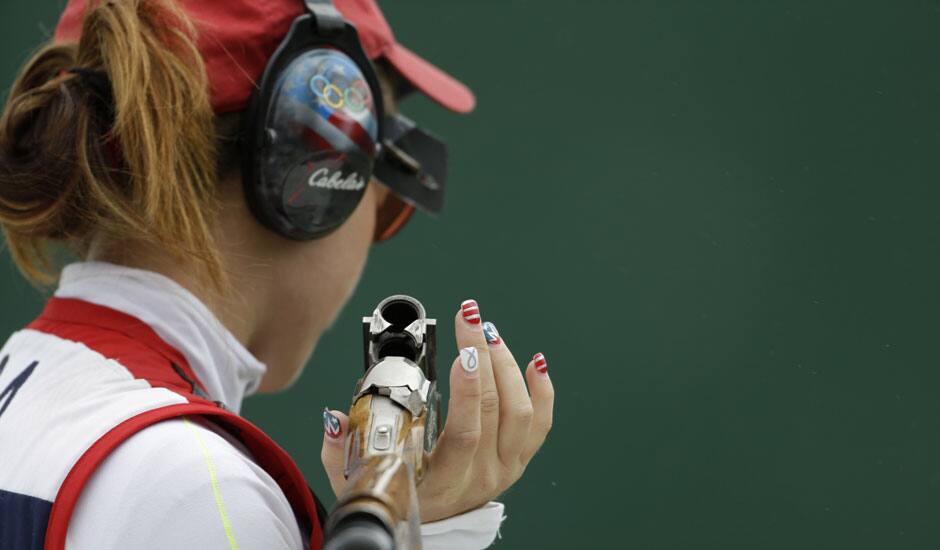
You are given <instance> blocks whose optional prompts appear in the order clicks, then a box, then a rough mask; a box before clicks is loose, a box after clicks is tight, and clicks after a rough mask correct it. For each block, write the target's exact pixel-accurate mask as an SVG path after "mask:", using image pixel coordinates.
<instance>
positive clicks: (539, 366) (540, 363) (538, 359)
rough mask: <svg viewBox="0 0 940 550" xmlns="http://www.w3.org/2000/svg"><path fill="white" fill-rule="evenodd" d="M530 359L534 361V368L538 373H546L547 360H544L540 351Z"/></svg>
mask: <svg viewBox="0 0 940 550" xmlns="http://www.w3.org/2000/svg"><path fill="white" fill-rule="evenodd" d="M532 360H533V361H535V370H536V371H538V373H539V374H548V361H546V360H545V356H544V355H542V354H541V353H536V354H535V355H534V356H533V357H532Z"/></svg>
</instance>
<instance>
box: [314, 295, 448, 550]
mask: <svg viewBox="0 0 940 550" xmlns="http://www.w3.org/2000/svg"><path fill="white" fill-rule="evenodd" d="M435 329H436V323H435V321H434V319H428V318H427V317H426V315H425V311H424V306H422V305H421V303H420V302H419V301H417V300H415V299H414V298H412V297H410V296H405V295H395V296H389V297H388V298H386V299H385V300H382V301H381V302H380V303H379V305H378V306H377V307H376V308H375V311H374V312H373V314H372V316H371V317H364V318H363V340H364V342H363V344H364V352H365V366H366V372H365V374H364V375H363V377H362V378H361V379H360V380H359V381H358V383H357V385H356V393H355V394H354V396H353V405H352V408H351V410H350V411H349V429H348V430H347V434H346V470H345V474H346V477H347V479H348V482H347V485H346V487H345V488H344V490H343V491H342V494H341V495H338V500H337V503H336V506H335V508H334V509H333V512H332V513H331V514H330V518H329V520H328V522H327V545H326V548H327V549H329V550H357V549H360V548H361V549H368V550H373V549H375V550H378V549H385V548H394V549H396V550H416V549H418V550H419V549H420V548H421V537H420V518H419V514H418V497H417V489H416V485H417V483H418V482H420V480H421V477H422V476H423V474H424V466H425V462H426V459H425V451H430V450H432V448H433V446H434V443H435V442H436V440H437V433H438V429H439V427H440V426H439V418H438V415H437V407H438V404H439V401H440V396H439V394H438V393H437V384H436V372H435V369H434V359H435V357H434V355H435V351H436V348H435ZM389 543H390V544H391V545H392V546H388V544H389Z"/></svg>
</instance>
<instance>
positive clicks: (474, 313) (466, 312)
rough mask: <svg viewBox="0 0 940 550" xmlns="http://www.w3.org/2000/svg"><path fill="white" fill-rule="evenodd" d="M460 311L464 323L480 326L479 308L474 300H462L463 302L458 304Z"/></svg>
mask: <svg viewBox="0 0 940 550" xmlns="http://www.w3.org/2000/svg"><path fill="white" fill-rule="evenodd" d="M460 310H461V311H462V312H463V320H464V321H466V322H468V323H470V324H471V325H479V324H480V306H478V305H477V301H476V300H464V302H463V303H462V304H460Z"/></svg>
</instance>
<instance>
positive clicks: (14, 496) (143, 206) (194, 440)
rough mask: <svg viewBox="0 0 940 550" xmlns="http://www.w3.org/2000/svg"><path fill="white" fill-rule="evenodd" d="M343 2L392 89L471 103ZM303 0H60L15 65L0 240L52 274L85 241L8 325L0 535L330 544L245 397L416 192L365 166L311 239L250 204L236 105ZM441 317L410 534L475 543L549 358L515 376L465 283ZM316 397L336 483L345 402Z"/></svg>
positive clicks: (129, 542)
mask: <svg viewBox="0 0 940 550" xmlns="http://www.w3.org/2000/svg"><path fill="white" fill-rule="evenodd" d="M255 4H262V5H261V6H260V8H259V7H256V6H255ZM336 7H337V8H338V9H339V10H340V12H341V13H342V14H343V15H344V16H345V17H346V18H347V19H349V20H351V21H352V22H353V23H355V24H356V25H357V26H358V27H359V30H360V34H359V36H360V38H361V41H362V45H363V47H364V49H365V51H366V53H367V54H368V55H369V57H370V58H372V59H375V60H376V62H377V64H378V65H379V67H380V68H382V67H384V70H383V71H384V73H385V76H384V77H383V90H382V95H383V96H384V97H385V103H389V104H392V103H393V102H394V99H395V94H394V90H393V88H395V87H396V86H391V85H390V84H392V83H393V82H396V81H399V82H398V83H399V84H404V85H410V86H413V87H415V88H418V89H420V90H422V91H424V92H425V93H428V95H430V96H431V97H432V98H434V99H436V100H438V101H439V102H440V103H442V104H444V105H445V106H447V107H450V108H452V109H453V110H456V111H463V112H466V111H469V110H470V109H472V107H473V98H472V95H470V94H469V92H468V91H467V90H466V89H465V88H463V87H462V86H461V85H459V83H456V82H455V81H453V80H452V79H450V77H448V76H447V75H445V74H444V73H441V72H440V71H438V70H437V69H434V68H433V67H431V66H430V65H428V64H427V63H426V62H424V61H422V60H420V58H417V57H416V56H414V54H411V53H410V52H408V51H407V50H404V48H402V47H401V46H399V45H398V44H397V43H396V42H395V41H394V37H393V36H392V34H391V31H390V29H388V26H387V24H386V23H385V21H384V18H383V17H382V15H381V12H380V11H379V10H378V7H377V6H376V5H375V4H374V3H373V2H371V1H370V0H347V1H343V2H338V3H337V6H336ZM303 12H304V5H303V3H302V2H299V1H294V0H278V1H276V2H267V3H256V2H250V1H248V0H244V1H230V2H225V3H218V5H216V3H212V2H199V1H196V0H191V1H182V2H179V3H178V4H177V3H176V2H174V1H171V0H110V1H105V2H90V3H89V5H88V6H87V9H86V6H85V1H84V0H75V1H72V2H70V3H69V4H68V6H67V7H66V10H65V12H64V14H63V17H62V19H61V21H60V23H59V27H58V28H57V32H56V39H55V41H54V43H53V44H50V45H48V46H46V47H44V48H43V49H42V50H41V51H40V52H39V53H37V54H36V55H35V56H34V57H33V58H32V59H31V60H30V61H29V62H28V63H27V64H26V66H25V67H24V68H23V70H22V71H21V74H20V75H19V77H18V78H17V80H16V83H15V84H14V86H13V88H12V91H11V93H10V97H9V100H8V103H7V106H6V108H5V110H4V114H3V120H2V124H0V223H2V225H3V229H4V232H5V234H6V237H7V243H8V246H9V249H10V251H11V253H12V255H13V257H14V260H15V261H16V263H17V265H18V267H19V268H20V269H21V270H22V272H23V273H24V274H25V275H26V276H27V277H28V278H29V279H31V280H33V281H36V282H49V281H51V280H53V279H54V278H55V274H56V269H55V258H56V257H59V256H57V254H58V251H59V250H67V251H70V252H71V253H72V254H73V255H75V256H76V257H77V258H79V259H80V260H81V261H79V262H76V263H73V264H71V265H69V266H67V267H66V268H65V269H64V270H63V271H62V274H61V277H60V279H59V285H58V289H57V290H56V293H55V297H54V298H53V299H51V300H50V301H49V303H48V304H47V307H46V309H45V310H44V312H43V314H42V315H41V316H40V317H39V318H38V319H37V320H36V321H34V322H33V323H31V324H30V325H29V326H28V327H26V328H25V329H24V330H22V331H19V332H17V333H15V334H14V335H12V336H11V337H10V339H9V340H8V341H7V343H6V345H5V346H4V348H3V349H2V350H0V518H2V525H3V529H2V530H0V547H2V548H39V547H40V546H43V545H45V546H47V547H50V548H52V547H55V548H59V547H62V546H64V545H65V544H66V543H67V544H68V546H69V547H70V548H149V547H153V548H157V547H159V548H190V547H204V548H226V547H228V548H237V547H238V548H304V547H308V546H309V547H312V548H317V547H319V546H320V545H321V544H322V537H323V532H322V526H321V521H322V519H323V511H322V509H319V510H318V508H321V507H320V506H319V502H318V501H317V500H315V499H314V498H313V497H312V496H311V495H310V493H309V491H308V490H307V488H306V485H305V483H304V481H303V479H302V476H300V474H299V470H298V469H297V467H296V465H295V464H294V463H293V461H291V460H290V458H289V457H288V456H287V455H286V454H285V453H284V452H283V451H282V450H281V449H280V448H279V447H277V446H276V445H274V444H273V442H271V441H270V440H269V439H268V438H267V437H266V436H265V435H264V434H263V433H261V432H260V431H259V430H258V429H257V428H255V427H253V426H251V425H250V424H249V423H247V422H246V421H244V420H243V419H241V418H240V417H239V416H237V412H238V410H239V407H240V403H241V400H242V398H243V397H244V396H245V395H248V394H251V393H252V392H254V391H276V390H279V389H282V388H285V387H287V386H288V385H290V384H291V383H292V382H293V381H294V380H295V379H296V377H297V376H298V375H299V374H300V370H301V368H302V366H303V365H304V363H305V362H306V360H307V359H308V357H309V356H310V355H311V353H312V351H313V349H314V347H315V345H316V343H317V340H318V338H319V336H320V335H321V334H322V332H323V331H324V330H325V329H326V327H328V326H329V325H330V324H331V323H332V322H333V320H334V319H335V318H336V316H337V315H338V313H339V311H340V309H341V308H342V306H343V304H344V303H345V302H346V300H347V298H348V297H349V295H350V294H351V293H352V291H353V289H354V287H355V283H356V281H357V280H358V278H359V276H360V274H361V272H362V270H363V267H364V264H365V260H366V255H367V253H368V249H369V246H370V245H371V243H372V242H373V240H374V239H375V238H379V239H381V238H387V237H388V236H390V235H391V234H393V233H394V232H395V230H397V228H399V227H400V226H401V224H402V223H403V222H404V220H405V219H407V216H408V215H409V214H410V208H409V207H406V206H405V203H404V202H402V201H401V200H400V199H399V198H397V197H396V196H395V195H393V194H391V193H390V191H389V190H388V189H387V188H385V187H384V186H383V185H379V184H377V183H376V182H375V181H374V180H372V181H369V182H368V185H365V186H364V188H363V189H361V190H360V191H361V198H360V199H359V200H358V203H355V205H354V208H353V209H352V210H351V212H350V213H349V215H348V217H346V219H345V220H344V221H343V222H342V223H341V224H339V225H338V227H336V228H334V229H333V230H331V231H327V232H324V234H323V235H318V237H319V238H316V239H313V240H293V239H290V238H285V237H284V236H282V235H281V234H278V233H277V232H276V231H272V230H271V229H270V228H269V226H267V225H266V224H262V223H259V216H258V213H257V212H256V211H254V208H253V207H251V206H250V204H249V202H250V200H251V199H246V197H247V196H248V195H247V194H246V192H245V190H244V189H243V187H244V185H243V184H244V181H243V180H244V179H245V175H244V173H243V172H244V170H243V169H242V168H241V166H240V162H239V156H240V154H241V153H240V149H239V148H238V147H239V146H238V144H237V142H238V139H237V138H238V136H237V135H236V134H237V132H236V131H235V130H234V129H236V128H239V127H241V123H240V122H239V119H241V118H242V117H244V116H245V115H244V114H243V111H244V109H245V108H246V107H247V105H248V103H249V99H250V96H251V94H252V89H253V87H254V82H255V81H257V80H258V78H259V76H260V74H261V71H262V70H263V69H264V66H265V63H267V60H268V58H270V57H271V56H272V54H273V52H274V50H275V48H276V47H277V46H278V43H279V41H280V40H281V38H282V37H283V36H284V35H285V33H287V32H288V27H289V26H290V24H291V22H292V21H294V20H295V18H296V17H298V16H299V15H300V14H302V13H303ZM380 99H381V98H376V100H380ZM389 107H390V109H389V110H390V111H393V110H394V106H393V105H389ZM311 185H313V183H311ZM344 185H345V184H344ZM336 187H337V186H335V185H334V188H336ZM347 187H349V186H347ZM455 325H456V340H457V345H458V348H460V349H461V350H462V353H461V357H462V358H464V360H461V359H459V358H458V359H455V361H454V363H453V365H452V368H451V372H450V387H451V396H450V405H449V411H450V414H449V416H448V419H447V421H446V424H445V426H444V431H443V433H442V435H441V438H440V440H439V442H438V445H437V448H436V449H435V452H434V453H433V455H432V456H431V457H430V467H429V473H428V475H427V476H426V477H425V479H424V481H423V483H422V485H421V487H420V495H419V500H420V503H419V505H420V510H421V517H422V520H423V521H425V522H427V523H426V524H425V525H423V526H422V534H423V538H424V544H425V547H426V548H482V547H485V546H487V545H489V543H490V542H491V541H492V540H493V538H494V537H495V533H496V529H497V528H498V526H499V523H500V521H501V519H502V512H503V510H502V505H500V504H498V503H494V502H492V499H493V498H495V497H496V496H497V495H499V494H500V493H501V492H502V491H503V490H505V489H506V488H507V487H509V486H510V485H511V484H512V483H514V482H515V481H516V480H517V479H518V478H519V477H520V476H521V474H522V472H523V470H524V468H525V466H526V464H527V463H528V462H529V460H530V459H531V458H532V456H533V455H534V454H535V452H536V451H537V450H538V448H539V447H540V446H541V444H542V442H543V441H544V438H545V436H546V434H547V432H548V430H549V428H550V426H551V417H552V406H553V390H552V386H551V381H550V380H549V378H548V375H547V367H546V364H545V360H544V357H543V356H542V355H541V354H538V355H536V357H535V358H533V360H532V361H531V362H530V363H529V365H528V367H527V369H526V372H525V378H526V379H527V381H528V390H527V388H526V380H524V378H523V375H522V373H521V371H520V369H519V368H518V366H517V364H516V362H515V360H514V359H513V357H512V355H511V353H510V352H509V350H508V348H507V346H506V343H505V342H504V341H503V340H502V338H501V337H500V336H499V334H498V333H497V331H496V329H495V327H494V326H492V325H491V324H483V323H481V314H480V311H479V307H478V306H477V304H476V303H475V302H473V301H472V300H468V301H465V302H463V303H462V305H461V307H460V308H459V309H458V312H457V313H456V317H455ZM471 356H472V357H475V358H476V359H477V361H476V363H475V364H474V363H473V362H468V361H467V358H469V357H471ZM530 393H531V396H530ZM324 421H325V425H326V426H327V428H328V429H327V430H326V434H325V436H324V442H323V450H322V459H323V463H324V467H325V469H326V471H327V474H328V476H329V478H330V481H331V484H332V486H333V488H334V490H336V491H338V490H339V489H341V487H342V484H343V482H344V480H343V475H342V461H343V457H342V434H343V432H344V430H345V428H346V418H345V416H344V415H342V413H340V412H338V411H328V412H327V413H326V414H325V415H324Z"/></svg>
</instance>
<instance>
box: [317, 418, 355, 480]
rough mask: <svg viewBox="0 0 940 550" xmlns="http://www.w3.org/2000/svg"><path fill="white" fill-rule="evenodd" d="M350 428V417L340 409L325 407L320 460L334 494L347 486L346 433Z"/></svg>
mask: <svg viewBox="0 0 940 550" xmlns="http://www.w3.org/2000/svg"><path fill="white" fill-rule="evenodd" d="M348 429H349V417H347V416H346V415H345V414H343V413H341V412H339V411H331V410H329V409H323V446H322V447H321V448H320V461H321V462H323V469H324V470H325V471H326V476H327V477H328V478H330V486H331V487H333V494H334V495H336V496H339V494H340V492H341V491H342V490H343V488H344V487H346V477H345V476H344V475H343V469H344V467H345V461H346V441H345V439H346V438H345V437H344V436H345V435H346V432H347V430H348Z"/></svg>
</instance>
